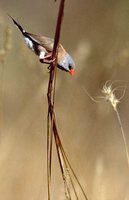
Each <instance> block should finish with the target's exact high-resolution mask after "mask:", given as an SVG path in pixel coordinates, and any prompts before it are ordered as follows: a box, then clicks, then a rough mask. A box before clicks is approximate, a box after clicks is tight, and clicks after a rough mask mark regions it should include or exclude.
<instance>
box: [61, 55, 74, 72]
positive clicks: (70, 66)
mask: <svg viewBox="0 0 129 200" xmlns="http://www.w3.org/2000/svg"><path fill="white" fill-rule="evenodd" d="M58 67H59V68H60V69H62V70H64V71H67V72H69V73H70V74H71V75H74V73H75V62H74V60H73V59H72V57H71V56H70V55H69V54H68V53H67V52H65V54H64V56H63V58H62V59H61V60H60V61H59V62H58Z"/></svg>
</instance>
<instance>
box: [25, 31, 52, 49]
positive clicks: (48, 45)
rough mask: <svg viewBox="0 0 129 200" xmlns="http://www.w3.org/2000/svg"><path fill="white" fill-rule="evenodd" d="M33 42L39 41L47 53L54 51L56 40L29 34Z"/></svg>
mask: <svg viewBox="0 0 129 200" xmlns="http://www.w3.org/2000/svg"><path fill="white" fill-rule="evenodd" d="M27 34H28V35H29V36H30V37H31V38H32V39H33V40H35V41H37V42H38V43H39V44H40V45H41V46H42V47H44V48H45V49H46V50H47V51H50V52H51V51H52V50H53V44H54V40H53V39H52V38H49V37H45V36H42V35H35V34H32V33H27Z"/></svg>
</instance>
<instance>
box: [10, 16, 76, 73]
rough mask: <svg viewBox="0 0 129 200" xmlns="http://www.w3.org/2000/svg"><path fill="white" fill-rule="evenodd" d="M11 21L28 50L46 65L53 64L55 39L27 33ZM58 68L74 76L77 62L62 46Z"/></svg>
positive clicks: (15, 22)
mask: <svg viewBox="0 0 129 200" xmlns="http://www.w3.org/2000/svg"><path fill="white" fill-rule="evenodd" d="M9 16H10V15H9ZM10 17H11V16H10ZM11 19H12V20H13V23H14V24H15V25H16V26H17V28H18V29H19V30H20V31H21V33H22V35H23V37H24V41H25V43H26V45H27V46H28V48H29V49H31V50H32V51H33V52H34V53H35V54H36V55H37V56H38V57H39V61H40V62H41V63H46V64H50V63H51V62H53V61H54V59H53V60H52V59H51V56H52V51H53V46H54V39H52V38H49V37H46V36H42V35H36V34H33V33H29V32H26V31H25V30H24V29H23V27H22V26H21V25H20V24H19V23H18V22H17V21H16V20H15V19H14V18H12V17H11ZM57 67H58V68H59V69H61V70H64V71H66V72H69V73H70V74H71V75H74V73H75V62H74V60H73V58H72V57H71V56H70V55H69V54H68V53H67V51H66V50H65V49H64V47H63V46H62V45H61V44H59V46H58V55H57Z"/></svg>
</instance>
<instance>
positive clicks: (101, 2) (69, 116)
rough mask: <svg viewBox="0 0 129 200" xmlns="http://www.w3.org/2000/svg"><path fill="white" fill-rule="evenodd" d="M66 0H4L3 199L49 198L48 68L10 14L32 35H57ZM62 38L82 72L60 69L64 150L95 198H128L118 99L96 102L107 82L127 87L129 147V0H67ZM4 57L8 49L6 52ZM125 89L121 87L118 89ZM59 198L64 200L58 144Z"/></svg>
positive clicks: (0, 78) (0, 27) (0, 29)
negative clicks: (7, 33) (7, 40)
mask: <svg viewBox="0 0 129 200" xmlns="http://www.w3.org/2000/svg"><path fill="white" fill-rule="evenodd" d="M58 5H59V0H58V1H57V3H55V2H54V0H49V1H47V0H38V1H34V0H32V1H30V0H28V1H25V0H22V1H20V0H17V1H16V0H1V1H0V35H1V37H0V45H1V46H0V48H1V51H0V53H1V52H2V48H3V45H4V40H5V37H6V36H5V31H6V29H7V26H9V27H10V28H11V30H12V35H11V36H10V37H11V38H10V39H11V40H12V42H11V49H10V50H9V51H8V52H7V54H6V56H5V62H4V63H3V64H2V62H1V64H0V82H1V84H0V90H1V92H0V93H1V95H0V96H1V98H0V104H1V105H0V200H26V199H27V200H41V199H47V179H46V128H47V126H46V118H47V97H46V92H47V83H48V76H49V75H48V70H47V66H46V65H43V64H40V63H39V61H38V58H37V57H36V56H35V55H34V54H33V53H32V52H31V51H30V50H29V49H27V48H26V46H25V44H24V41H23V38H22V35H21V33H20V32H19V31H18V29H17V28H16V27H15V26H14V24H13V23H12V21H11V20H10V19H9V17H8V16H7V13H9V14H10V15H12V16H13V17H14V18H15V19H18V21H19V23H21V24H22V25H23V27H24V28H25V29H26V30H27V31H29V32H32V33H37V34H44V35H46V36H50V37H53V36H54V31H55V24H56V17H57V12H58ZM61 43H62V44H63V45H64V46H65V48H66V49H67V50H68V52H69V53H70V54H71V55H72V56H73V58H74V60H75V62H76V66H77V68H76V74H75V76H74V77H71V76H70V75H69V74H68V73H65V72H62V71H60V70H58V73H57V86H56V114H57V121H58V128H59V132H60V136H61V138H62V141H63V144H64V147H65V150H66V152H67V155H68V157H69V160H70V161H71V164H72V166H73V168H74V169H75V171H76V173H77V176H78V178H79V180H80V182H81V183H82V185H83V187H84V189H85V191H86V193H87V195H88V197H89V200H117V199H119V200H129V167H128V165H127V160H126V156H125V150H124V145H123V140H122V136H121V132H120V127H119V124H118V121H117V118H116V114H115V112H114V111H113V109H112V107H111V105H109V104H108V103H107V102H106V101H105V100H103V101H101V102H100V103H94V102H93V101H91V99H90V98H89V97H88V96H87V94H86V93H85V92H84V89H83V87H85V88H86V89H87V90H88V92H89V93H90V94H91V95H92V96H93V97H95V96H100V95H101V92H100V90H101V88H102V87H103V85H104V84H105V82H106V81H107V80H109V79H111V80H113V81H114V80H122V81H123V80H124V81H127V82H126V83H124V82H122V81H121V82H117V83H116V84H115V85H116V86H117V84H118V85H119V86H120V85H122V86H124V85H125V84H126V85H127V89H126V94H125V96H124V98H123V99H122V101H121V104H119V105H118V110H119V113H120V116H121V119H122V123H123V127H124V130H125V134H126V139H127V143H128V149H129V142H128V140H129V135H128V130H129V125H128V121H129V108H128V107H129V94H128V93H129V90H128V80H129V1H128V0H124V1H122V0H114V1H111V0H109V1H106V0H94V1H90V0H79V1H75V0H71V1H67V0H66V5H65V17H64V20H63V25H62V32H61ZM0 55H1V57H0V59H1V61H2V55H3V54H2V53H1V54H0ZM119 95H121V93H120V94H119ZM53 150H54V153H53V159H54V160H53V189H52V194H53V195H52V199H59V200H60V199H62V200H63V199H64V198H65V197H64V190H63V184H61V178H60V171H59V166H58V162H57V157H56V150H55V148H54V149H53Z"/></svg>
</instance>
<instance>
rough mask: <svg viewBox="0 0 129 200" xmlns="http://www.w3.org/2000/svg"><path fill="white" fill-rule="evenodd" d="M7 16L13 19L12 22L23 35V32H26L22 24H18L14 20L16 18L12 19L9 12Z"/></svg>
mask: <svg viewBox="0 0 129 200" xmlns="http://www.w3.org/2000/svg"><path fill="white" fill-rule="evenodd" d="M8 16H9V17H10V18H11V19H12V20H13V23H14V24H15V25H16V26H17V27H18V28H19V30H20V31H21V32H22V34H23V35H24V34H25V33H26V31H25V30H24V29H23V28H22V26H21V25H20V24H18V23H17V22H16V20H15V19H13V18H12V17H11V16H10V15H9V14H8Z"/></svg>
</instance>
